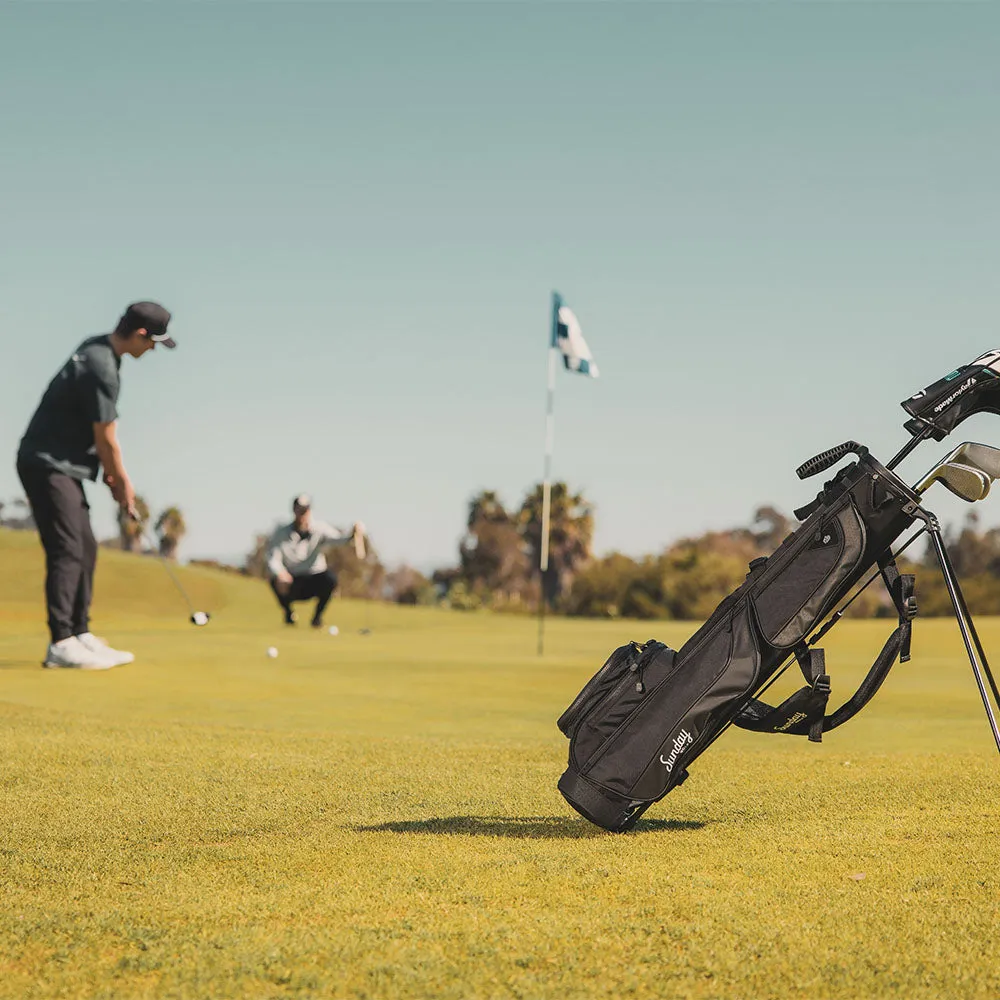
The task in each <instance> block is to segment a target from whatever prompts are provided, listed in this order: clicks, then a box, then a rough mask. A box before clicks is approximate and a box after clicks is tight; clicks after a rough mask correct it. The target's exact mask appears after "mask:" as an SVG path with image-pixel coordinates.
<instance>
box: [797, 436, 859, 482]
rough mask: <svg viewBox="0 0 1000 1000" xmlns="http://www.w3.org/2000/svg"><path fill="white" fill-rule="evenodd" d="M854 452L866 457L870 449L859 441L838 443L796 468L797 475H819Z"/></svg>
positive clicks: (800, 476)
mask: <svg viewBox="0 0 1000 1000" xmlns="http://www.w3.org/2000/svg"><path fill="white" fill-rule="evenodd" d="M852 454H853V455H857V456H858V458H864V457H865V455H867V454H868V449H867V448H866V447H865V446H864V445H863V444H858V442H857V441H845V442H844V443H843V444H838V445H837V447H836V448H831V449H830V450H829V451H824V452H820V454H818V455H815V456H814V457H813V458H810V459H809V461H808V462H803V463H802V464H801V465H800V466H799V467H798V468H797V469H796V470H795V475H797V476H798V477H799V479H808V478H809V477H810V476H815V475H818V474H819V473H820V472H826V470H827V469H829V468H832V467H833V466H834V465H836V464H837V463H838V462H839V461H840V460H841V459H842V458H843V457H844V456H845V455H852Z"/></svg>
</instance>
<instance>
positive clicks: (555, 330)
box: [538, 292, 598, 656]
mask: <svg viewBox="0 0 1000 1000" xmlns="http://www.w3.org/2000/svg"><path fill="white" fill-rule="evenodd" d="M560 354H561V355H562V359H563V366H564V367H565V369H566V371H568V372H579V373H580V374H581V375H589V376H590V377H591V378H597V375H598V372H597V365H595V364H594V355H593V354H591V353H590V348H589V347H588V346H587V341H585V340H584V339H583V332H582V331H581V330H580V321H579V320H578V319H577V318H576V316H575V315H574V314H573V310H572V309H570V308H569V307H568V306H564V305H563V303H562V298H561V296H560V295H559V293H558V292H553V293H552V332H551V334H550V335H549V383H548V395H547V400H546V407H545V475H544V478H543V479H542V537H541V546H540V548H541V552H540V558H539V564H538V568H539V570H540V571H541V574H542V580H541V593H540V595H539V600H538V654H539V656H540V655H541V654H542V652H543V650H544V648H545V603H546V600H547V597H546V573H548V571H549V527H550V525H549V521H550V518H551V515H552V446H553V443H554V441H555V395H556V368H557V366H558V364H559V361H558V359H559V355H560Z"/></svg>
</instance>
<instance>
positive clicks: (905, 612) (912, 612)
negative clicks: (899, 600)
mask: <svg viewBox="0 0 1000 1000" xmlns="http://www.w3.org/2000/svg"><path fill="white" fill-rule="evenodd" d="M917 614H918V611H917V599H916V597H914V596H912V595H911V596H910V597H907V598H906V599H905V600H904V601H903V608H902V611H901V613H900V616H899V617H900V618H902V619H903V621H904V622H912V621H913V619H914V618H916V617H917Z"/></svg>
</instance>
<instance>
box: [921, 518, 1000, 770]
mask: <svg viewBox="0 0 1000 1000" xmlns="http://www.w3.org/2000/svg"><path fill="white" fill-rule="evenodd" d="M928 531H929V533H930V536H931V542H932V544H933V546H934V554H935V555H936V556H937V561H938V565H939V566H940V567H941V575H942V576H943V577H944V582H945V586H946V587H947V588H948V596H949V597H950V598H951V604H952V607H953V608H954V610H955V618H956V620H957V621H958V628H959V631H960V632H961V633H962V641H963V642H964V643H965V651H966V652H967V653H968V654H969V663H970V664H971V665H972V672H973V674H974V675H975V678H976V686H977V687H978V688H979V695H980V697H981V698H982V699H983V707H984V708H985V709H986V718H987V719H988V720H989V723H990V729H991V730H992V731H993V739H994V741H995V742H996V745H997V752H998V753H1000V728H998V727H997V720H996V716H995V715H994V714H993V706H992V704H991V703H990V696H989V693H988V692H987V690H986V683H985V681H984V680H983V671H982V668H981V667H980V664H979V661H978V660H977V658H976V653H977V648H976V647H979V649H981V648H982V647H981V646H979V643H978V641H976V642H975V643H974V642H973V638H972V633H971V630H970V627H969V622H968V619H967V618H966V614H965V608H966V604H965V595H964V594H962V590H961V587H960V586H959V583H958V580H957V579H956V577H955V575H954V573H953V571H952V565H951V560H950V559H949V558H948V552H947V550H946V549H945V547H944V542H942V540H941V529H940V528H939V527H938V526H937V524H936V523H935V524H932V525H930V526H929V528H928ZM977 639H978V637H977ZM985 660H986V658H985V656H984V657H983V661H984V663H985ZM986 669H987V670H989V665H988V664H987V666H986ZM991 680H992V675H991ZM991 686H992V687H993V688H994V690H995V684H994V685H991Z"/></svg>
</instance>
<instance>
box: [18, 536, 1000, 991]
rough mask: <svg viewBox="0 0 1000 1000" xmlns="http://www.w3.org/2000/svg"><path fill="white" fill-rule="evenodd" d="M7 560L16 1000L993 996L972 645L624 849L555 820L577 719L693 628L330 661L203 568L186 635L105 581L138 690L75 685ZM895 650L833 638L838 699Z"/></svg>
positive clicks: (24, 552) (925, 657) (916, 662)
mask: <svg viewBox="0 0 1000 1000" xmlns="http://www.w3.org/2000/svg"><path fill="white" fill-rule="evenodd" d="M0 560H2V562H3V565H4V568H5V571H6V572H5V573H4V574H3V578H4V579H3V581H2V582H0V889H2V894H3V905H2V907H0V997H5V998H6V997H12V998H13V997H17V998H42V997H74V998H75V997H80V998H112V997H114V998H121V997H178V998H188V997H190V998H209V997H211V998H215V997H219V998H223V997H254V998H256V997H260V998H270V997H274V998H279V997H356V998H362V997H365V998H373V1000H375V998H396V997H414V998H422V997H441V998H466V997H524V998H533V997H540V998H542V997H581V998H583V997H649V998H660V997H669V998H673V997H677V998H682V997H684V998H686V997H696V998H719V1000H739V998H744V1000H750V998H761V997H802V998H833V997H837V998H842V997H857V998H862V997H883V996H885V997H889V996H891V997H907V998H910V997H934V998H939V997H949V998H951V997H957V998H966V997H968V998H979V997H982V998H996V997H997V996H1000V973H998V971H997V968H996V965H997V963H996V961H995V959H994V954H993V952H994V941H995V937H996V933H997V928H998V926H1000V907H998V902H1000V877H998V874H997V867H998V860H1000V858H998V851H997V834H998V831H1000V801H998V792H1000V761H998V759H997V757H996V752H995V750H994V749H993V748H992V740H991V738H990V735H989V730H988V728H987V726H986V723H985V720H984V718H983V712H982V707H981V704H980V703H979V701H978V695H977V693H976V689H975V685H974V682H973V679H972V675H971V671H970V668H969V666H968V663H967V662H966V661H964V656H963V651H962V647H961V643H960V639H959V635H958V631H957V627H956V626H955V623H954V622H953V621H950V620H947V619H939V620H931V621H924V620H920V619H918V620H917V622H916V623H915V634H914V650H913V652H914V659H913V660H912V661H911V662H910V663H909V664H904V665H901V666H898V667H897V668H896V669H895V670H894V672H893V674H892V675H891V676H890V678H889V680H888V681H887V683H886V686H885V688H884V690H883V691H882V692H880V693H879V694H878V696H877V697H876V699H875V700H874V701H873V702H872V704H871V705H870V706H869V707H868V708H867V709H866V711H865V712H864V713H863V714H862V715H861V716H859V717H858V719H856V720H855V721H854V722H853V723H851V724H849V725H848V726H845V727H844V728H843V729H841V730H838V731H837V732H835V733H831V734H829V735H828V736H827V738H826V739H825V740H824V742H823V743H822V744H821V745H819V746H816V745H813V744H809V743H808V742H806V741H805V740H804V739H797V738H785V737H779V736H771V737H769V736H762V735H756V734H749V733H743V732H733V733H727V734H726V735H725V736H724V737H723V739H722V740H721V741H720V742H719V743H718V744H717V745H716V746H715V747H713V748H712V749H711V750H710V751H709V752H708V753H707V754H706V755H705V756H704V757H703V758H701V759H700V760H698V761H697V762H696V763H695V765H694V766H693V767H692V768H691V778H690V780H689V781H688V782H686V783H685V784H684V786H683V787H682V788H680V789H678V790H676V791H674V792H672V793H671V794H670V795H669V796H667V798H665V799H664V800H663V801H662V802H660V803H658V804H657V805H656V806H654V807H653V808H652V809H651V810H650V811H649V812H648V813H647V814H646V817H645V818H644V819H643V820H642V821H640V823H639V826H638V827H637V829H636V831H635V832H634V833H631V834H627V835H619V836H616V835H612V834H607V833H604V832H602V831H601V830H599V829H597V828H596V827H593V826H592V825H590V824H589V823H587V822H586V821H584V820H583V819H581V818H579V817H578V816H576V815H575V814H574V813H573V812H572V811H571V810H570V809H569V808H568V806H567V805H566V804H565V802H564V801H563V800H562V798H561V797H560V796H559V794H558V792H557V791H556V788H555V783H556V780H557V779H558V777H559V774H560V773H561V771H562V768H563V766H564V763H565V754H566V741H565V740H564V739H563V737H562V736H561V734H560V733H559V732H558V730H557V729H556V727H555V719H556V717H557V716H558V715H559V713H560V712H561V711H562V709H563V708H565V707H566V705H567V704H568V703H569V701H570V700H571V699H572V697H573V696H574V695H575V694H576V693H577V691H578V690H579V688H580V687H581V686H582V684H583V683H584V681H585V680H586V679H587V677H589V676H590V674H591V673H593V671H594V670H596V668H597V667H598V666H600V664H601V663H602V662H603V659H604V657H605V656H606V655H607V653H608V652H609V651H610V649H611V648H613V647H614V646H616V645H618V644H620V643H621V642H623V641H626V640H627V639H630V638H634V639H639V640H643V639H647V638H649V637H650V636H653V635H655V636H656V637H658V638H660V639H663V640H664V641H666V642H668V643H670V644H671V645H675V646H676V645H678V644H679V643H680V642H682V641H683V640H684V638H685V637H686V636H687V635H688V634H689V633H690V632H691V631H692V630H693V628H694V624H693V623H676V622H670V623H656V624H650V623H635V622H625V623H622V622H617V623H615V622H583V621H567V620H561V619H555V620H552V621H550V623H549V639H548V652H547V654H546V656H545V657H544V659H540V658H539V657H538V656H537V655H536V654H535V645H534V642H535V639H534V628H535V626H534V624H533V623H532V622H531V621H529V620H526V619H523V618H519V617H515V616H502V615H489V614H485V613H484V614H478V613H477V614H461V613H454V612H445V611H441V610H437V609H415V608H394V607H386V606H374V607H371V608H366V607H365V606H364V605H362V604H359V603H352V602H342V601H334V603H333V604H332V605H331V608H330V611H329V613H328V616H327V618H328V622H329V623H330V624H336V625H338V626H339V628H340V630H341V634H340V635H339V636H337V637H331V636H329V635H328V634H326V633H325V632H322V633H317V632H314V631H312V630H310V629H308V628H304V627H303V626H299V627H298V628H296V629H286V628H285V627H284V626H282V625H280V614H279V613H278V612H277V609H276V607H274V606H273V598H272V597H271V595H270V593H269V592H268V591H267V589H266V588H265V587H264V586H263V585H262V584H260V583H258V582H255V581H250V580H246V579H243V578H240V577H235V576H227V575H224V574H220V573H213V572H211V571H207V570H195V569H188V570H183V571H182V572H183V575H184V580H185V584H186V585H188V586H190V588H191V589H192V592H193V599H194V603H195V605H196V606H198V607H203V608H204V609H205V610H207V611H210V612H213V619H212V623H211V624H210V625H209V626H208V627H207V628H204V629H195V628H192V627H191V626H190V625H188V624H187V623H186V614H187V612H186V609H185V607H184V605H183V603H182V601H181V600H180V598H179V597H178V596H177V594H176V593H175V592H174V591H173V590H172V589H171V588H170V584H169V581H168V580H166V578H165V576H164V575H163V571H162V569H161V568H160V567H159V566H157V565H156V563H155V561H153V560H149V559H142V558H139V557H133V556H127V555H124V554H121V553H114V552H107V553H105V552H102V554H101V564H100V568H99V578H98V584H97V593H98V599H97V604H96V608H95V630H96V631H98V632H99V633H101V634H104V635H106V636H107V637H108V638H109V639H110V640H112V641H113V642H115V643H117V644H120V645H122V646H124V647H125V648H128V649H132V650H134V652H135V653H136V656H137V660H136V663H135V664H134V665H132V666H128V667H124V668H121V669H117V670H113V671H107V672H102V673H81V672H71V671H62V672H60V671H49V670H42V669H40V667H39V665H38V664H39V661H40V659H41V656H42V653H43V652H44V648H45V641H44V632H43V628H42V626H41V618H42V612H41V601H40V588H41V559H40V550H39V548H38V543H37V540H36V539H35V538H34V537H33V536H31V535H29V534H12V533H9V532H0ZM980 624H981V626H982V628H981V630H982V632H983V638H984V641H985V643H986V646H987V649H988V650H993V651H996V658H1000V620H995V619H983V620H982V622H981V623H980ZM892 625H893V623H892V622H888V621H882V622H857V621H849V622H845V623H842V624H841V625H840V626H838V628H837V629H836V630H835V631H834V632H833V633H831V635H830V636H829V637H828V641H827V642H826V643H825V646H826V649H827V651H828V655H827V661H828V664H829V667H830V672H831V674H832V676H833V683H834V695H833V697H834V701H835V703H837V704H839V702H840V700H842V699H843V698H844V697H846V696H847V695H848V694H849V693H850V692H851V691H852V690H853V686H854V685H856V684H857V682H858V681H859V680H860V678H861V677H862V676H863V674H864V672H865V671H866V670H867V668H868V666H869V665H870V663H871V660H872V659H873V658H874V656H875V654H876V653H877V651H878V649H879V648H880V646H881V643H882V642H883V641H884V639H885V637H886V635H887V634H888V632H889V631H891V628H892ZM363 626H370V627H371V630H372V631H371V634H370V635H367V636H365V635H360V634H359V632H358V630H359V629H360V628H362V627H363ZM272 645H273V646H276V647H277V648H278V650H279V655H278V657H277V658H276V659H268V658H267V656H266V655H265V650H266V648H267V647H268V646H272ZM783 683H784V682H783ZM795 686H796V684H795V681H794V679H789V680H788V682H787V683H786V684H785V685H784V687H782V688H781V690H782V691H790V690H792V689H793V688H794V687H795Z"/></svg>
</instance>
